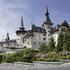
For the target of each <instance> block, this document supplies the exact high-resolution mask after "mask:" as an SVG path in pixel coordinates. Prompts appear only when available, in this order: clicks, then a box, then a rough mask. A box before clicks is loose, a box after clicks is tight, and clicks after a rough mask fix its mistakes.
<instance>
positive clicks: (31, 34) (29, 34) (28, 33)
mask: <svg viewBox="0 0 70 70" xmlns="http://www.w3.org/2000/svg"><path fill="white" fill-rule="evenodd" d="M30 36H34V34H33V31H32V30H29V31H27V32H26V35H25V36H24V37H30Z"/></svg>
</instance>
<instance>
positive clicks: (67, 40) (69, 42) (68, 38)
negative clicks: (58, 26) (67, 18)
mask: <svg viewBox="0 0 70 70" xmlns="http://www.w3.org/2000/svg"><path fill="white" fill-rule="evenodd" d="M69 50H70V33H69V31H66V32H65V33H64V39H63V51H69Z"/></svg>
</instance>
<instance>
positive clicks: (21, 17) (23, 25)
mask: <svg viewBox="0 0 70 70" xmlns="http://www.w3.org/2000/svg"><path fill="white" fill-rule="evenodd" d="M21 27H22V28H24V25H23V16H21Z"/></svg>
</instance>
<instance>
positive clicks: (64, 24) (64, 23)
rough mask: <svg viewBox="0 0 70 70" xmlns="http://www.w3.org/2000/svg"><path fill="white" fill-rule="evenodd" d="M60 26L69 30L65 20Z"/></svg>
mask: <svg viewBox="0 0 70 70" xmlns="http://www.w3.org/2000/svg"><path fill="white" fill-rule="evenodd" d="M60 26H65V27H67V28H69V24H68V22H67V21H66V20H64V22H63V23H62V24H61V25H60Z"/></svg>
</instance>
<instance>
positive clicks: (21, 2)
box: [0, 0, 70, 40]
mask: <svg viewBox="0 0 70 70" xmlns="http://www.w3.org/2000/svg"><path fill="white" fill-rule="evenodd" d="M47 6H48V8H49V13H50V18H51V21H52V22H53V23H54V24H55V25H57V24H61V23H62V22H63V21H64V20H65V19H66V20H67V21H68V23H70V0H0V40H1V39H5V38H6V33H7V32H9V34H10V37H11V38H16V34H15V31H16V30H17V29H18V28H19V26H20V24H21V22H20V19H21V16H23V20H24V26H25V28H26V29H29V26H30V24H31V21H32V19H33V22H32V23H34V24H35V25H38V26H41V25H42V23H43V21H44V20H45V16H44V14H45V11H46V7H47Z"/></svg>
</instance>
